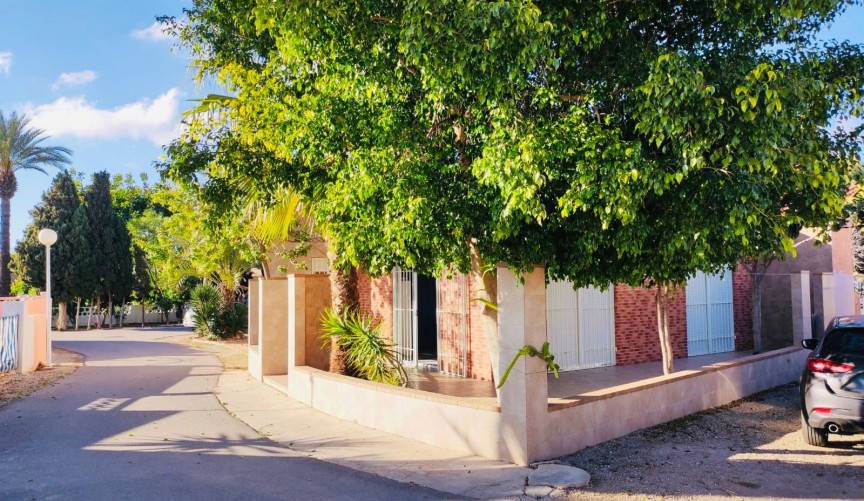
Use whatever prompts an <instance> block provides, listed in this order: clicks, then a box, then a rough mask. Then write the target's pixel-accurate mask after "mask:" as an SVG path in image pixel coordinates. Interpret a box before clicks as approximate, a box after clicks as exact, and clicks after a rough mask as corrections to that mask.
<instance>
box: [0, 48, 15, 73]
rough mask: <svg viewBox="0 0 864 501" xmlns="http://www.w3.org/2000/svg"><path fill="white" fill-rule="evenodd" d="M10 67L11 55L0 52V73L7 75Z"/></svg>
mask: <svg viewBox="0 0 864 501" xmlns="http://www.w3.org/2000/svg"><path fill="white" fill-rule="evenodd" d="M11 67H12V53H11V52H0V73H3V74H4V75H8V74H9V68H11Z"/></svg>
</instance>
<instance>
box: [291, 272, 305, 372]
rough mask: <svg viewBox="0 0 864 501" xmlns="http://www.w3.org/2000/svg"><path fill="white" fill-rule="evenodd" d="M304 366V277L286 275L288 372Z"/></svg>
mask: <svg viewBox="0 0 864 501" xmlns="http://www.w3.org/2000/svg"><path fill="white" fill-rule="evenodd" d="M298 365H306V277H305V276H303V275H288V372H289V373H290V372H291V369H293V368H294V367H297V366H298Z"/></svg>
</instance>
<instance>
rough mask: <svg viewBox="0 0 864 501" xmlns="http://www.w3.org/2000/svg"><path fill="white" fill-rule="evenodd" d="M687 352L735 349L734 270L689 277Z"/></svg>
mask: <svg viewBox="0 0 864 501" xmlns="http://www.w3.org/2000/svg"><path fill="white" fill-rule="evenodd" d="M686 297H687V356H690V357H692V356H697V355H709V354H711V353H723V352H727V351H734V350H735V330H734V324H733V317H734V312H733V308H732V272H731V271H726V272H725V273H720V274H717V275H706V274H704V273H701V272H698V273H696V276H695V277H693V278H692V279H690V280H689V281H687V292H686Z"/></svg>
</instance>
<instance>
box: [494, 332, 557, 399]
mask: <svg viewBox="0 0 864 501" xmlns="http://www.w3.org/2000/svg"><path fill="white" fill-rule="evenodd" d="M524 356H528V357H537V358H539V359H540V360H543V361H544V362H546V366H548V367H549V370H551V371H552V374H553V375H554V376H555V379H558V369H560V368H561V367H560V366H559V365H558V364H556V363H555V355H553V354H552V352H550V351H549V341H546V342H545V343H543V349H541V350H538V349H537V348H535V347H533V346H531V345H530V344H526V345H525V346H523V347H522V349H521V350H519V352H518V353H516V356H515V357H513V360H511V361H510V365H508V366H507V370H505V371H504V375H503V376H501V382H500V383H498V386H497V388H499V389H500V388H501V387H502V386H504V383H506V382H507V378H508V377H509V376H510V371H511V370H512V369H513V366H514V365H516V361H517V360H519V357H524Z"/></svg>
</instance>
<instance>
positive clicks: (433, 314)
mask: <svg viewBox="0 0 864 501" xmlns="http://www.w3.org/2000/svg"><path fill="white" fill-rule="evenodd" d="M435 284H436V281H435V279H434V278H432V277H427V276H425V275H418V274H417V273H414V272H413V271H406V270H400V269H395V270H393V345H394V351H395V352H396V354H397V356H399V360H400V361H401V362H402V364H404V365H406V366H408V367H414V366H416V365H417V363H418V362H420V361H434V360H436V359H437V358H438V327H437V323H438V319H437V308H436V304H437V302H436V291H435Z"/></svg>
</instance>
